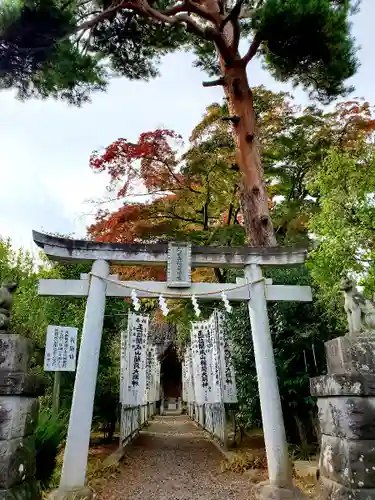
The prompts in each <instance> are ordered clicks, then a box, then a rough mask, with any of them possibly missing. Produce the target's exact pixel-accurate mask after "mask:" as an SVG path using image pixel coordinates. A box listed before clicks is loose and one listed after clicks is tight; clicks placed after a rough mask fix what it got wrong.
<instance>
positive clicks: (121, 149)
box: [90, 129, 182, 198]
mask: <svg viewBox="0 0 375 500" xmlns="http://www.w3.org/2000/svg"><path fill="white" fill-rule="evenodd" d="M181 144H182V137H181V136H180V135H178V134H176V133H175V132H173V131H172V130H168V129H157V130H154V131H152V132H145V133H142V134H141V135H140V136H139V139H138V142H137V143H132V142H129V141H128V140H127V139H123V138H120V139H117V141H115V142H113V143H112V144H110V145H109V146H108V147H107V148H106V149H105V150H104V152H98V151H95V152H94V153H93V154H92V155H91V157H90V167H91V168H92V169H94V170H95V171H97V172H103V171H106V172H107V173H108V174H109V176H110V179H111V187H112V189H116V188H117V189H118V192H117V196H118V197H119V198H120V197H125V196H127V195H130V194H132V193H134V192H135V191H136V190H139V189H140V188H142V187H144V188H146V189H147V190H148V191H158V190H163V191H164V190H165V189H166V188H168V187H173V186H174V185H175V184H176V183H178V182H181V175H180V174H179V173H178V172H176V171H175V170H176V166H177V163H178V160H177V153H178V149H177V148H176V146H178V147H179V146H181ZM119 186H120V187H119Z"/></svg>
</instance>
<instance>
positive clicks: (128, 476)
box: [96, 416, 251, 500]
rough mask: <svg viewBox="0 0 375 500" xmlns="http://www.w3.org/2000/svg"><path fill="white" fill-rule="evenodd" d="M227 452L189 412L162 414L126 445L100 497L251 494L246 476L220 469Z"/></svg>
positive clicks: (186, 499)
mask: <svg viewBox="0 0 375 500" xmlns="http://www.w3.org/2000/svg"><path fill="white" fill-rule="evenodd" d="M222 460H223V456H222V454H221V453H220V451H219V450H217V448H216V447H215V446H214V445H213V444H212V443H211V442H210V441H208V440H207V439H205V437H204V434H203V432H202V431H201V430H199V429H198V428H197V427H196V426H195V425H194V424H193V423H192V422H191V420H190V419H189V418H188V417H185V416H175V417H170V416H168V417H157V418H155V420H153V421H152V422H151V423H150V425H149V427H148V428H147V429H146V430H145V431H144V432H142V433H141V434H140V436H139V437H138V438H137V439H136V440H135V441H134V443H133V444H131V445H130V446H128V447H127V448H126V454H125V459H124V463H123V465H122V466H121V472H120V474H119V475H117V476H116V477H114V478H113V479H111V480H110V481H109V482H108V483H107V485H106V487H105V489H103V491H98V492H97V495H96V498H97V499H98V500H122V499H123V500H202V499H207V500H249V498H250V490H251V483H250V481H249V480H248V479H247V478H246V476H244V475H241V474H234V473H229V472H225V473H221V472H220V462H221V461H222Z"/></svg>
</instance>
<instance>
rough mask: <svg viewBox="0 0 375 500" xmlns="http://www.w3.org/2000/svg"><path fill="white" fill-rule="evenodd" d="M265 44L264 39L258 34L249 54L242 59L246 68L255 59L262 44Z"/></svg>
mask: <svg viewBox="0 0 375 500" xmlns="http://www.w3.org/2000/svg"><path fill="white" fill-rule="evenodd" d="M262 42H263V40H262V38H261V37H260V36H259V35H258V34H256V35H255V37H254V39H253V41H252V43H251V45H250V47H249V50H248V51H247V53H246V54H245V56H244V57H243V58H242V62H243V63H244V64H245V66H246V65H247V64H248V63H249V62H250V61H251V60H252V59H253V57H255V55H256V53H257V51H258V49H259V47H260V45H261V43H262Z"/></svg>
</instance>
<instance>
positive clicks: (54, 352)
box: [44, 325, 78, 372]
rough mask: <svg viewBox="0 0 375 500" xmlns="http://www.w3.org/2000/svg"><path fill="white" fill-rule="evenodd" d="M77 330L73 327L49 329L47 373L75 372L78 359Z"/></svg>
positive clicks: (45, 365) (52, 326)
mask: <svg viewBox="0 0 375 500" xmlns="http://www.w3.org/2000/svg"><path fill="white" fill-rule="evenodd" d="M77 335H78V330H77V328H73V327H71V326H55V325H49V326H48V327H47V338H46V349H45V354H44V370H45V371H47V372H74V371H75V369H76V357H77Z"/></svg>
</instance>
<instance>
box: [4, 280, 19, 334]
mask: <svg viewBox="0 0 375 500" xmlns="http://www.w3.org/2000/svg"><path fill="white" fill-rule="evenodd" d="M16 288H17V284H16V283H7V284H3V285H1V287H0V330H6V329H7V328H8V326H9V321H10V312H11V309H12V304H13V293H14V291H15V290H16Z"/></svg>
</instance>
